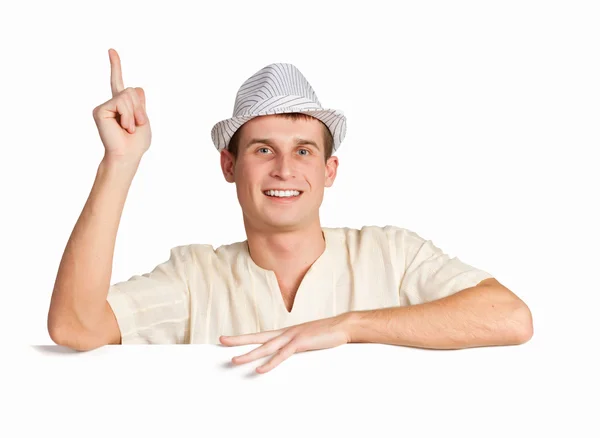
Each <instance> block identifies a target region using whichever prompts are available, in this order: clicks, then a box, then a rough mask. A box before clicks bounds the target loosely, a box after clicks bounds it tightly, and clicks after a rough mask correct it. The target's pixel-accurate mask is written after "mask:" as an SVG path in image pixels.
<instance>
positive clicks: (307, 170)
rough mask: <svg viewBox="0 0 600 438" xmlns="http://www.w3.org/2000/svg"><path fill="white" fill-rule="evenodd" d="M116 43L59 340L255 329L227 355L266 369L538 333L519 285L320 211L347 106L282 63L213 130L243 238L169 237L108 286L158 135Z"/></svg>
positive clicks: (63, 291) (88, 343) (73, 245)
mask: <svg viewBox="0 0 600 438" xmlns="http://www.w3.org/2000/svg"><path fill="white" fill-rule="evenodd" d="M109 55H111V65H112V71H111V78H112V80H111V84H112V88H113V99H111V100H110V101H108V102H106V103H105V104H104V105H101V106H100V107H98V108H97V109H96V110H95V113H94V114H95V119H96V122H97V124H98V127H99V130H100V136H101V138H102V140H103V143H104V146H105V148H106V154H105V158H104V159H103V161H102V163H101V165H100V168H99V170H98V176H97V179H96V182H95V184H94V187H93V189H92V193H91V195H90V198H89V199H88V202H87V203H86V206H85V208H84V211H83V213H82V215H81V217H80V219H79V221H78V223H77V224H76V226H75V229H74V231H73V235H72V236H71V239H70V240H69V242H68V244H67V248H66V249H65V254H64V255H63V259H62V261H61V266H60V268H59V272H58V275H57V280H56V284H55V288H54V291H53V295H52V301H51V306H50V311H49V317H48V329H49V332H50V335H51V337H52V339H53V340H54V341H55V342H57V343H59V344H62V345H67V346H70V347H72V348H74V349H77V350H89V349H93V348H97V347H99V346H102V345H106V344H119V343H122V344H133V343H221V344H224V345H229V346H233V345H245V344H261V345H260V346H259V347H257V348H255V349H254V350H251V351H250V352H248V353H246V354H244V355H242V356H239V357H235V358H233V362H234V363H236V364H241V363H246V362H249V361H253V360H256V359H259V358H262V357H266V356H270V355H273V356H272V358H271V359H270V360H269V361H268V362H267V363H266V364H264V365H262V366H260V367H258V368H257V371H258V372H267V371H269V370H271V369H273V367H275V366H277V365H278V364H279V363H281V361H283V360H285V359H286V358H288V357H290V356H291V355H292V354H294V353H295V352H300V351H307V350H317V349H324V348H332V347H335V346H338V345H342V344H345V343H349V342H375V343H385V344H393V345H405V346H413V347H421V348H437V349H455V348H467V347H479V346H493V345H515V344H520V343H523V342H526V341H527V340H529V339H530V338H531V336H532V333H533V324H532V317H531V313H530V311H529V308H528V307H527V305H526V304H525V303H524V302H523V301H522V300H521V299H520V298H518V297H517V296H516V295H515V294H514V293H513V292H512V291H510V290H509V289H508V288H506V287H505V286H503V285H502V284H501V283H500V282H498V281H497V280H496V279H495V278H494V277H493V276H492V275H491V274H489V273H488V272H486V271H484V270H481V269H478V268H475V267H473V266H470V265H468V264H466V263H464V262H463V261H461V260H460V259H458V258H457V257H454V258H451V257H449V256H448V255H447V254H445V253H444V252H443V251H441V250H440V249H439V248H438V247H436V246H435V245H434V244H433V243H432V242H431V241H430V240H426V239H423V238H422V237H420V236H419V235H418V234H417V233H415V232H413V231H410V230H407V229H405V228H401V227H398V226H393V225H387V226H383V227H378V226H364V227H362V228H361V229H353V228H328V227H323V226H322V225H321V222H320V218H319V208H320V206H321V203H322V201H323V195H324V190H325V188H327V187H331V186H332V184H333V183H334V181H335V177H336V172H337V168H338V165H339V160H338V158H337V157H336V156H334V155H333V153H335V151H336V150H337V149H339V147H340V144H341V142H342V140H343V139H344V136H345V133H346V118H345V116H344V115H343V113H342V112H341V111H339V110H334V109H326V108H322V107H321V104H320V102H319V100H318V99H317V96H316V94H315V92H314V90H313V89H312V87H311V86H310V84H309V83H308V81H307V80H306V78H305V77H304V76H303V75H302V73H301V72H300V71H299V70H298V69H297V68H296V67H295V66H293V65H292V64H285V63H276V64H270V65H268V66H266V67H264V68H263V69H261V70H259V71H258V72H256V73H255V74H254V75H252V76H251V77H249V78H248V79H247V80H246V81H245V82H244V83H243V84H242V86H241V87H240V89H239V90H238V94H237V97H236V101H235V106H234V111H233V116H232V117H231V118H229V119H226V120H222V121H220V122H218V123H217V124H216V125H215V126H214V127H213V129H212V132H211V134H212V140H213V143H214V145H215V147H216V149H217V151H219V153H220V164H221V169H222V171H223V175H224V178H225V180H226V181H227V182H228V183H233V184H235V185H236V191H237V197H238V200H239V203H240V206H241V209H242V215H243V223H244V227H245V230H246V235H247V239H246V240H245V241H243V242H235V243H231V244H227V245H222V246H220V247H218V248H216V249H215V248H214V247H213V246H211V245H207V244H189V245H183V246H178V247H175V248H173V249H171V253H170V258H169V259H168V260H167V261H165V262H163V263H161V264H160V265H158V266H156V268H154V270H152V271H151V272H149V273H146V274H144V275H134V276H133V277H131V278H130V279H129V280H127V281H123V282H119V283H116V284H113V285H110V286H109V281H110V270H111V264H112V256H113V251H114V242H115V239H116V231H117V227H118V222H119V218H120V215H121V213H122V208H123V204H124V202H125V197H126V194H127V190H128V188H129V185H130V183H131V180H132V178H133V176H134V175H135V171H136V170H137V166H138V164H139V160H140V159H141V156H142V155H143V153H144V152H145V151H146V150H147V149H148V147H149V144H150V134H149V122H148V119H147V115H146V113H145V97H144V93H143V91H142V90H141V89H139V88H138V89H124V87H123V85H122V77H121V68H120V60H119V58H118V55H117V54H116V52H114V51H113V53H112V54H111V53H109ZM128 90H129V91H128ZM103 111H104V112H103ZM136 128H137V132H136ZM135 136H138V137H135ZM128 141H129V142H130V143H131V144H129V143H127V142H128Z"/></svg>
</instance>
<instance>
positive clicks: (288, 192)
mask: <svg viewBox="0 0 600 438" xmlns="http://www.w3.org/2000/svg"><path fill="white" fill-rule="evenodd" d="M299 194H300V192H299V191H298V190H266V191H265V195H267V196H276V197H278V198H288V197H290V196H298V195H299Z"/></svg>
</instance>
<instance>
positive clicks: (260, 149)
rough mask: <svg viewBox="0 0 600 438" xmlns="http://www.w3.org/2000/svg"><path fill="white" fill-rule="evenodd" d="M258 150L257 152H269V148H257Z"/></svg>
mask: <svg viewBox="0 0 600 438" xmlns="http://www.w3.org/2000/svg"><path fill="white" fill-rule="evenodd" d="M258 150H259V151H262V150H265V151H268V150H269V148H264V147H263V148H259V149H258Z"/></svg>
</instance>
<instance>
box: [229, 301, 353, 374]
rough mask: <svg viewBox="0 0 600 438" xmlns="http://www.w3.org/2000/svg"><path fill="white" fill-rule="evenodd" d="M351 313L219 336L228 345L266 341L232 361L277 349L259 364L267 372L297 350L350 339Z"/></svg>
mask: <svg viewBox="0 0 600 438" xmlns="http://www.w3.org/2000/svg"><path fill="white" fill-rule="evenodd" d="M348 315H349V314H348V313H344V314H341V315H338V316H334V317H331V318H326V319H318V320H316V321H309V322H306V323H304V324H299V325H294V326H291V327H286V328H283V329H280V330H272V331H265V332H260V333H253V334H247V335H239V336H221V337H220V338H219V340H220V341H221V344H223V345H227V346H237V345H247V344H263V345H262V346H260V347H258V348H256V349H254V350H252V351H250V352H249V353H246V354H244V355H242V356H236V357H234V358H233V359H232V360H231V361H232V362H233V363H234V364H236V365H237V364H243V363H247V362H251V361H253V360H256V359H259V358H261V357H265V356H268V355H270V354H273V353H275V352H276V351H277V354H276V355H275V356H273V358H271V360H270V361H269V362H268V363H266V364H264V365H261V366H259V367H258V368H256V372H258V373H266V372H268V371H270V370H272V369H273V368H275V367H276V366H277V365H279V364H280V363H281V362H283V361H284V360H285V359H287V358H288V357H290V356H291V355H292V354H294V353H298V352H302V351H309V350H323V349H326V348H333V347H337V346H339V345H343V344H347V343H349V342H350V337H349V335H348Z"/></svg>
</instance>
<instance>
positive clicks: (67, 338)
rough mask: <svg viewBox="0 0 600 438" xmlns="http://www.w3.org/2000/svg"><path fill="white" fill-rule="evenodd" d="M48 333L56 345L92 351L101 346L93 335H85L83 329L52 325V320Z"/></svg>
mask: <svg viewBox="0 0 600 438" xmlns="http://www.w3.org/2000/svg"><path fill="white" fill-rule="evenodd" d="M48 334H49V335H50V339H52V342H54V343H55V344H56V345H60V346H61V347H67V348H70V349H72V350H75V351H90V350H94V349H96V348H98V347H100V346H101V345H100V344H98V343H97V342H94V339H93V338H92V337H90V336H84V334H83V332H82V331H79V330H72V329H68V328H65V327H64V326H58V325H52V324H51V323H50V322H48Z"/></svg>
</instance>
